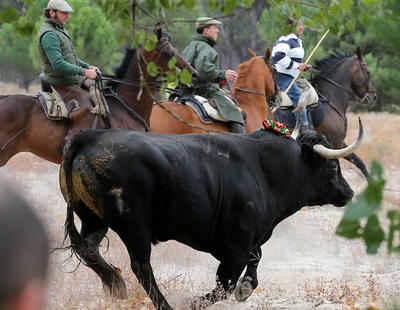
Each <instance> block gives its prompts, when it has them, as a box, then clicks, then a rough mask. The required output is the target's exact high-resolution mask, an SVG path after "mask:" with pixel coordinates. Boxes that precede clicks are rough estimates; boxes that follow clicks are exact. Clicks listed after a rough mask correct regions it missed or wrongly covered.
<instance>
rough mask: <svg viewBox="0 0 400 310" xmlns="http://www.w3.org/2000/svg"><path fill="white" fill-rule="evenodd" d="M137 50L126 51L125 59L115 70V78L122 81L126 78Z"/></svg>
mask: <svg viewBox="0 0 400 310" xmlns="http://www.w3.org/2000/svg"><path fill="white" fill-rule="evenodd" d="M135 53H136V49H135V48H129V47H127V48H126V49H125V55H124V58H122V61H121V64H120V65H119V66H118V67H117V68H115V69H114V72H115V77H116V78H117V79H121V78H123V77H124V75H125V73H126V71H127V70H128V68H129V64H130V63H131V60H132V57H133V55H135Z"/></svg>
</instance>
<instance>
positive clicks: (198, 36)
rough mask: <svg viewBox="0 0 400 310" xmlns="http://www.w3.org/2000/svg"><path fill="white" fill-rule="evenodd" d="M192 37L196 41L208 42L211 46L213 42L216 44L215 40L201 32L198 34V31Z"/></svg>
mask: <svg viewBox="0 0 400 310" xmlns="http://www.w3.org/2000/svg"><path fill="white" fill-rule="evenodd" d="M193 39H194V40H197V41H203V42H206V43H208V44H210V45H211V46H214V45H215V44H217V42H215V41H214V40H213V39H211V38H209V37H206V36H204V35H202V34H198V33H197V34H195V35H194V37H193Z"/></svg>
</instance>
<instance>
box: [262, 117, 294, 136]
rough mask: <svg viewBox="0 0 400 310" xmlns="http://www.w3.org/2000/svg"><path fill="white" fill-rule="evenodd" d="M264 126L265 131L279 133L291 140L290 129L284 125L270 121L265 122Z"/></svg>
mask: <svg viewBox="0 0 400 310" xmlns="http://www.w3.org/2000/svg"><path fill="white" fill-rule="evenodd" d="M263 125H264V129H265V130H271V131H275V132H279V133H280V134H283V135H284V136H285V137H286V138H290V131H289V129H288V128H287V127H286V126H285V125H284V124H282V123H279V122H276V121H273V120H271V119H268V120H264V122H263Z"/></svg>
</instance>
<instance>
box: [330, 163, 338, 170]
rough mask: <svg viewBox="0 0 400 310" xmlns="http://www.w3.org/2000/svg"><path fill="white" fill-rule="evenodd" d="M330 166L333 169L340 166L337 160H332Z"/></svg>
mask: <svg viewBox="0 0 400 310" xmlns="http://www.w3.org/2000/svg"><path fill="white" fill-rule="evenodd" d="M330 167H331V169H332V170H337V167H338V165H337V163H336V162H334V161H331V163H330Z"/></svg>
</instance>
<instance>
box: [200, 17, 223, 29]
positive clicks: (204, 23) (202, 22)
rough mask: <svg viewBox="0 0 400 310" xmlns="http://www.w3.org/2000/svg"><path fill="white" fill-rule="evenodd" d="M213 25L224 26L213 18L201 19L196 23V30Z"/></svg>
mask: <svg viewBox="0 0 400 310" xmlns="http://www.w3.org/2000/svg"><path fill="white" fill-rule="evenodd" d="M211 25H222V23H221V22H219V21H217V20H215V19H212V18H211V17H199V18H198V19H197V21H196V29H197V28H200V27H205V26H211Z"/></svg>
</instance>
